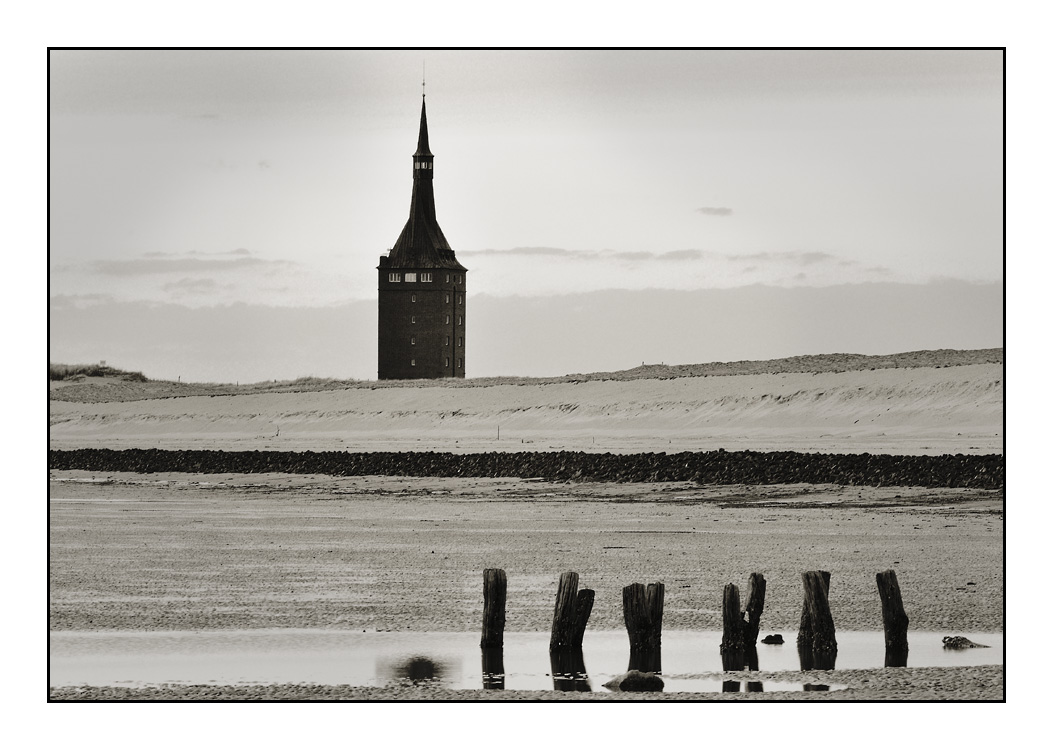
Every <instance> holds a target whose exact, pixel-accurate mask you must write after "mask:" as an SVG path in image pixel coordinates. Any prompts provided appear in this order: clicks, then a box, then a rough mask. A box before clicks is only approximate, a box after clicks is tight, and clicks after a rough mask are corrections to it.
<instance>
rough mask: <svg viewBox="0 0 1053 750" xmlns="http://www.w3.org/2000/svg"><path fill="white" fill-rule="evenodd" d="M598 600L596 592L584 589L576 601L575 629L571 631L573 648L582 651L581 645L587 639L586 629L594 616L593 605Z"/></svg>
mask: <svg viewBox="0 0 1053 750" xmlns="http://www.w3.org/2000/svg"><path fill="white" fill-rule="evenodd" d="M595 600H596V592H595V591H593V590H592V589H582V590H581V591H579V592H578V596H577V598H576V599H575V601H574V627H573V629H572V630H571V636H570V645H571V648H574V649H577V650H578V651H581V643H582V641H583V640H584V639H585V627H586V626H587V625H588V624H589V616H590V615H591V614H592V604H593V602H594V601H595Z"/></svg>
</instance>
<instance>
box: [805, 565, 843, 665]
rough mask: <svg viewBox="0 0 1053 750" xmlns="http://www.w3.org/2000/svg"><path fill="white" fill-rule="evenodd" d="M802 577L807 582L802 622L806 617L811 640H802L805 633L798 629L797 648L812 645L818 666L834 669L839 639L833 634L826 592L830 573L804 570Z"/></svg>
mask: <svg viewBox="0 0 1053 750" xmlns="http://www.w3.org/2000/svg"><path fill="white" fill-rule="evenodd" d="M801 580H802V581H803V582H804V615H802V617H801V622H802V625H803V623H804V622H805V618H807V621H808V625H809V628H810V631H809V633H808V635H809V637H810V642H809V641H808V638H805V639H804V640H803V641H802V635H803V633H799V634H798V636H797V646H798V650H805V649H808V648H809V647H810V650H811V656H812V662H813V667H814V668H815V669H833V668H834V660H835V659H836V658H837V639H836V638H835V635H834V618H833V615H831V614H830V602H829V600H828V598H827V592H828V591H829V590H830V574H829V573H827V572H826V571H819V570H813V571H809V572H807V573H802V574H801ZM802 661H803V656H802ZM803 668H804V667H803V665H802V669H803Z"/></svg>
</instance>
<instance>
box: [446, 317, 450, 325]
mask: <svg viewBox="0 0 1053 750" xmlns="http://www.w3.org/2000/svg"><path fill="white" fill-rule="evenodd" d="M449 324H450V316H449V315H447V316H446V325H449Z"/></svg>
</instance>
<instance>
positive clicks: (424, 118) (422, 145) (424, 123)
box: [413, 96, 435, 156]
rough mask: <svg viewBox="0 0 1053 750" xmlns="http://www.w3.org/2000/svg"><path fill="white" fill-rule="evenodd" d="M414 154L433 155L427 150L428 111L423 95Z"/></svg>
mask: <svg viewBox="0 0 1053 750" xmlns="http://www.w3.org/2000/svg"><path fill="white" fill-rule="evenodd" d="M413 155H414V156H435V154H433V153H432V152H431V151H430V150H428V111H427V109H426V108H425V106H424V97H423V96H421V98H420V135H419V136H417V152H416V153H415V154H413Z"/></svg>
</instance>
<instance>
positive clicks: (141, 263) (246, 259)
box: [91, 250, 294, 276]
mask: <svg viewBox="0 0 1053 750" xmlns="http://www.w3.org/2000/svg"><path fill="white" fill-rule="evenodd" d="M245 253H248V251H247V250H246V251H244V252H242V251H241V250H234V251H230V252H228V253H223V255H235V256H236V257H234V258H229V259H228V258H201V257H189V256H193V255H196V253H190V254H188V256H186V257H172V256H168V257H158V256H157V255H155V254H148V255H144V256H143V257H140V258H133V259H131V260H99V261H95V262H94V263H92V264H91V269H92V270H93V271H94V272H95V273H98V274H102V275H104V276H146V275H153V274H164V273H214V272H217V271H219V272H225V271H238V270H245V269H247V268H273V267H276V266H291V265H294V264H292V263H291V262H289V261H285V260H263V259H262V258H254V257H251V255H246V254H245Z"/></svg>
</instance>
